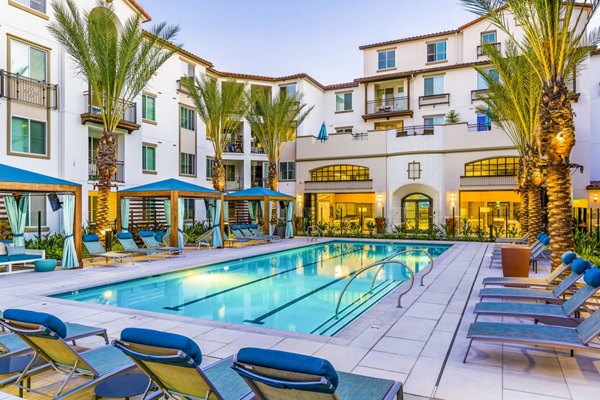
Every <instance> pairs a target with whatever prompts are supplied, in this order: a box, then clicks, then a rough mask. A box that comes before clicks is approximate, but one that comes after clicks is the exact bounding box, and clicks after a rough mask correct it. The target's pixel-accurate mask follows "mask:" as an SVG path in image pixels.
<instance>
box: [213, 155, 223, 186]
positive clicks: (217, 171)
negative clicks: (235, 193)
mask: <svg viewBox="0 0 600 400" xmlns="http://www.w3.org/2000/svg"><path fill="white" fill-rule="evenodd" d="M212 183H213V188H214V189H215V190H218V191H219V192H223V191H225V167H224V166H223V161H222V160H221V157H215V159H214V161H213V168H212Z"/></svg>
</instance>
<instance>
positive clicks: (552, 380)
mask: <svg viewBox="0 0 600 400" xmlns="http://www.w3.org/2000/svg"><path fill="white" fill-rule="evenodd" d="M323 241H325V239H321V240H319V242H323ZM386 242H389V241H386ZM305 245H307V241H306V239H303V238H297V239H293V240H285V241H280V242H275V243H272V244H269V245H263V246H253V247H246V248H227V249H214V250H202V251H190V252H188V253H187V254H186V256H185V257H179V258H174V259H172V260H170V259H167V260H156V261H153V262H152V263H146V262H138V263H136V265H135V266H129V265H124V266H121V267H119V268H113V267H93V268H84V269H80V270H73V271H56V272H53V273H43V274H42V273H34V272H26V273H20V274H14V275H7V276H1V277H0V309H6V308H11V307H19V308H27V309H32V310H37V311H46V312H50V313H53V314H55V315H57V316H59V317H60V318H62V319H63V320H65V321H69V322H78V323H82V324H88V325H94V326H102V327H104V328H106V329H107V331H108V334H109V336H110V337H112V338H117V337H118V336H119V334H120V332H121V330H122V329H124V328H125V327H129V326H138V327H145V328H152V329H159V330H163V331H168V332H174V333H179V334H183V335H186V336H189V337H192V338H193V339H194V340H195V341H196V342H198V344H199V345H200V348H201V349H202V352H203V354H204V358H203V365H209V364H211V363H213V362H215V361H217V360H219V359H222V358H224V357H228V356H230V355H232V354H233V353H235V352H236V351H237V350H238V349H240V348H241V347H245V346H255V347H264V348H274V349H279V350H287V351H293V352H298V353H304V354H309V355H314V356H318V357H323V358H326V359H328V360H330V361H331V362H332V364H333V365H334V367H335V368H336V369H338V370H340V371H347V372H353V373H357V374H363V375H370V376H375V377H381V378H387V379H394V380H398V381H402V382H404V392H405V394H406V396H405V398H406V399H420V398H426V399H427V398H433V399H448V400H455V399H456V400H463V399H478V400H479V399H481V400H484V399H502V400H513V399H524V400H529V399H531V400H534V399H551V400H552V399H574V400H584V399H585V400H587V399H592V398H596V397H597V396H598V393H600V352H597V353H595V354H594V353H591V352H584V351H577V352H576V356H575V357H573V358H571V357H569V354H568V353H567V352H561V351H554V350H544V349H540V348H534V347H521V346H514V345H504V346H503V345H497V344H487V343H474V344H473V347H472V350H471V352H470V356H469V360H468V362H467V363H466V364H463V363H462V358H463V356H464V353H465V351H466V347H467V340H466V338H465V334H466V331H467V329H468V326H469V324H470V323H471V322H472V321H473V319H474V316H473V314H472V309H473V307H474V304H475V303H476V302H477V301H478V297H477V292H478V291H479V288H480V286H481V280H482V279H483V278H484V277H486V276H494V275H499V274H501V271H500V270H499V269H498V268H495V267H493V268H489V265H490V255H491V250H492V248H493V245H492V244H484V243H464V242H463V243H457V244H456V245H454V246H453V247H452V248H451V249H449V250H448V251H446V252H445V253H444V254H443V255H442V256H440V257H439V258H438V259H437V260H436V263H435V268H434V269H433V271H432V272H431V274H430V275H429V276H427V277H426V278H425V282H424V283H425V285H424V286H419V285H418V282H419V279H417V281H416V282H415V286H414V287H413V289H412V290H411V291H410V292H409V293H408V294H407V295H406V296H404V298H403V300H402V305H403V308H397V307H396V300H397V297H396V296H394V294H391V295H389V296H388V297H386V298H385V299H384V300H382V301H381V302H380V303H378V304H377V305H376V306H374V307H373V308H371V309H370V310H369V311H368V312H366V313H365V314H363V315H362V316H361V317H360V318H358V319H357V320H356V321H354V322H353V323H352V324H350V325H349V326H348V327H346V328H345V329H344V330H343V331H341V332H340V333H338V334H337V335H336V336H335V337H322V336H315V335H309V334H302V333H292V332H286V331H279V330H273V329H266V328H260V327H248V326H242V325H235V324H230V323H221V322H215V321H207V320H198V319H193V318H188V317H178V316H172V315H165V314H158V313H151V312H142V311H138V310H129V309H122V308H116V307H107V306H102V305H93V304H88V303H76V302H71V301H66V300H60V299H53V298H48V297H45V296H43V294H48V293H59V292H65V291H70V290H73V289H81V288H84V287H89V286H97V285H100V284H106V283H111V282H116V281H122V280H126V279H132V278H139V277H143V276H149V275H154V274H159V273H163V272H168V271H172V270H177V269H181V268H186V267H192V266H197V265H199V264H202V265H204V264H212V263H216V262H221V261H227V260H232V259H239V258H240V257H249V256H253V255H259V254H264V253H270V252H274V251H280V250H286V249H291V248H296V247H299V246H305ZM546 264H547V263H543V262H542V263H541V266H540V275H545V274H546V273H547V265H546ZM417 278H418V276H417ZM400 290H402V287H401V288H398V289H397V290H396V291H400ZM480 320H482V321H484V320H486V319H484V318H480ZM489 320H495V321H499V320H500V318H498V317H496V318H489ZM507 321H508V319H507ZM101 344H102V342H101V341H99V340H98V339H88V340H85V341H78V345H84V346H87V347H94V346H98V345H101ZM43 378H44V380H50V381H51V380H52V377H51V376H47V377H46V376H44V377H43ZM38 382H39V380H38ZM5 391H6V392H7V393H8V394H15V393H16V391H15V390H13V389H12V388H5ZM4 396H6V394H5V393H1V392H0V400H4V399H5V398H7V399H8V398H10V397H4ZM27 398H34V396H31V395H28V396H27Z"/></svg>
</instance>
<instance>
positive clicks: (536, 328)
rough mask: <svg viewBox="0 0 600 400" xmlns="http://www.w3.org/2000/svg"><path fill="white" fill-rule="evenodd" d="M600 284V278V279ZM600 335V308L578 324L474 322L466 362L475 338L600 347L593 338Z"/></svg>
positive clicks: (572, 346) (569, 347)
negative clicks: (594, 344)
mask: <svg viewBox="0 0 600 400" xmlns="http://www.w3.org/2000/svg"><path fill="white" fill-rule="evenodd" d="M598 284H600V282H599V283H598ZM598 335H600V310H597V311H595V312H594V313H592V314H591V315H590V316H589V317H588V318H586V319H585V320H584V321H583V322H582V323H581V324H579V325H578V326H577V327H576V328H567V327H563V326H549V325H529V324H507V323H501V322H475V323H473V324H471V326H470V327H469V331H468V332H467V339H469V346H468V347H467V352H466V353H465V358H464V359H463V362H466V361H467V357H468V356H469V350H470V349H471V344H472V343H473V340H481V341H487V342H501V343H513V344H521V345H531V346H540V347H550V348H560V349H567V350H571V355H573V350H574V349H591V350H596V351H600V347H598V346H590V342H591V341H592V340H594V338H596V337H597V336H598Z"/></svg>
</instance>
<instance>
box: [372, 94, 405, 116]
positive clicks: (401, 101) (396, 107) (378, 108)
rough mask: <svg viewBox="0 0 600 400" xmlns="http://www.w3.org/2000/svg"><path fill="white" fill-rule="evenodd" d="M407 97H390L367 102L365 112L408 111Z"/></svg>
mask: <svg viewBox="0 0 600 400" xmlns="http://www.w3.org/2000/svg"><path fill="white" fill-rule="evenodd" d="M408 104H409V103H408V97H406V96H404V97H390V98H385V99H379V100H371V101H368V102H367V114H387V113H394V112H402V111H408V109H409V107H408Z"/></svg>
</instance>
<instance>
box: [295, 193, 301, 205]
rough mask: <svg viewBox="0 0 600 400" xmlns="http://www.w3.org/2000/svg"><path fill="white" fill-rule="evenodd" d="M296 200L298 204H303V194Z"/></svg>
mask: <svg viewBox="0 0 600 400" xmlns="http://www.w3.org/2000/svg"><path fill="white" fill-rule="evenodd" d="M296 200H297V201H298V204H302V195H301V194H299V195H297V196H296Z"/></svg>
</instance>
